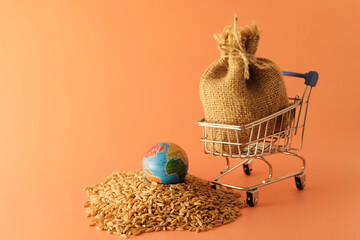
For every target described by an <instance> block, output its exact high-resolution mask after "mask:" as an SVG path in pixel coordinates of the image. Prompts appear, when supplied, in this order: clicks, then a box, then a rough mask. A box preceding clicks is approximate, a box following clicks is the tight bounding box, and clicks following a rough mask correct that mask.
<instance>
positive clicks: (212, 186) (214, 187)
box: [210, 183, 221, 190]
mask: <svg viewBox="0 0 360 240" xmlns="http://www.w3.org/2000/svg"><path fill="white" fill-rule="evenodd" d="M210 185H211V186H210V187H211V188H212V189H215V190H218V189H220V188H221V185H219V184H214V183H210Z"/></svg>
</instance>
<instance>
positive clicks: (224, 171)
mask: <svg viewBox="0 0 360 240" xmlns="http://www.w3.org/2000/svg"><path fill="white" fill-rule="evenodd" d="M225 159H226V168H225V170H222V171H221V172H220V174H223V173H226V172H227V171H229V169H230V161H229V157H225Z"/></svg>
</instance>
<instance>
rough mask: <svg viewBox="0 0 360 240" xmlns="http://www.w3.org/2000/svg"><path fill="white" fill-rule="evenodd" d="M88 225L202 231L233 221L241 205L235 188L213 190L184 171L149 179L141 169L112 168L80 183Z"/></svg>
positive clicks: (118, 230) (126, 231)
mask: <svg viewBox="0 0 360 240" xmlns="http://www.w3.org/2000/svg"><path fill="white" fill-rule="evenodd" d="M85 191H86V193H87V194H88V196H89V198H90V200H89V201H86V202H85V203H84V207H85V208H86V212H87V214H88V215H87V216H88V217H92V218H91V220H90V221H91V222H90V226H96V227H97V228H98V229H99V230H106V231H107V232H108V233H112V234H118V235H120V236H121V237H125V238H127V237H128V236H129V235H139V234H141V233H144V232H153V231H160V230H190V231H196V232H199V231H207V230H210V229H212V228H214V227H218V226H220V225H223V224H226V223H229V222H232V221H234V220H235V219H236V218H237V217H238V216H239V215H240V212H239V211H240V208H243V207H245V206H246V204H245V203H244V201H242V200H240V198H239V197H240V196H239V194H238V193H235V192H232V191H226V190H223V189H218V190H214V189H212V188H211V187H210V184H209V182H208V181H205V180H202V179H200V178H197V177H194V176H192V175H188V176H187V177H186V180H185V182H184V183H179V184H169V185H165V184H157V183H149V182H148V181H147V180H146V179H145V176H144V173H143V172H142V171H140V170H139V171H132V172H120V173H113V174H112V175H111V176H109V177H107V178H106V179H105V181H104V182H103V183H100V184H96V185H94V186H92V187H87V188H85Z"/></svg>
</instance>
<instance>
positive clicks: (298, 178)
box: [198, 71, 319, 206]
mask: <svg viewBox="0 0 360 240" xmlns="http://www.w3.org/2000/svg"><path fill="white" fill-rule="evenodd" d="M283 75H284V76H290V77H297V78H304V79H305V85H306V86H305V90H304V92H303V94H302V97H301V98H300V97H299V95H296V96H295V97H294V98H289V102H290V105H289V106H288V107H287V108H284V109H282V110H280V111H278V112H276V113H274V114H271V115H269V116H267V117H265V118H262V119H259V120H257V121H254V122H251V123H249V124H246V125H243V126H237V125H226V124H214V123H207V122H205V119H202V120H201V121H200V122H198V125H199V126H200V127H201V128H202V132H203V137H202V138H201V139H200V141H202V142H203V143H204V152H205V153H206V154H213V155H214V156H223V157H225V160H226V168H225V169H224V170H223V171H221V172H220V175H218V176H216V177H215V178H214V179H213V180H212V181H211V184H212V187H213V188H215V189H216V188H218V187H221V186H224V187H228V188H233V189H237V190H243V191H246V193H247V194H246V195H247V197H246V202H247V204H248V205H249V206H255V205H256V204H257V202H258V197H259V190H258V188H260V187H263V186H266V185H269V184H272V183H275V182H278V181H281V180H284V179H287V178H291V177H295V183H296V187H297V188H298V189H299V190H302V189H303V188H304V187H305V184H306V175H305V158H303V157H302V156H301V155H300V154H297V153H295V152H293V151H300V150H301V148H302V146H303V139H304V133H305V126H306V118H307V112H308V106H309V102H310V96H311V92H312V88H313V87H315V86H316V84H317V81H318V78H319V74H318V73H317V72H315V71H310V72H308V73H305V74H301V73H294V72H283ZM279 121H281V122H280V126H281V128H280V129H277V128H276V127H275V126H276V124H277V123H279ZM282 126H285V127H282ZM243 131H246V132H247V133H248V134H249V140H248V141H247V142H241V141H240V140H239V137H238V136H239V134H241V133H242V132H243ZM214 132H217V133H219V134H220V137H219V134H218V135H217V136H216V137H214ZM230 136H232V137H230ZM234 136H236V141H234V140H235V139H234ZM295 139H297V140H300V141H299V142H298V143H297V144H295V142H294V140H295ZM219 147H220V150H218V149H219ZM224 148H226V149H227V150H226V151H225V150H224ZM278 153H281V154H285V155H288V156H292V157H295V158H296V159H298V160H300V161H301V164H302V166H301V169H300V170H298V171H296V172H294V173H291V174H288V175H285V176H282V177H279V178H276V179H273V178H272V175H273V167H272V165H271V163H270V162H269V161H268V160H267V159H266V158H265V156H269V155H274V154H278ZM229 158H240V159H241V160H242V161H241V162H240V163H238V164H236V165H235V166H233V167H230V159H229ZM254 159H257V160H261V161H263V162H265V164H266V165H267V166H268V168H269V175H268V178H266V179H264V180H263V181H262V182H261V183H258V184H255V185H253V186H248V187H240V186H233V185H230V184H226V183H221V182H220V180H219V179H220V178H222V177H223V176H225V175H226V174H229V173H230V172H232V171H234V170H235V169H237V168H239V167H241V166H243V170H244V172H245V174H246V175H250V174H251V171H252V161H253V160H254Z"/></svg>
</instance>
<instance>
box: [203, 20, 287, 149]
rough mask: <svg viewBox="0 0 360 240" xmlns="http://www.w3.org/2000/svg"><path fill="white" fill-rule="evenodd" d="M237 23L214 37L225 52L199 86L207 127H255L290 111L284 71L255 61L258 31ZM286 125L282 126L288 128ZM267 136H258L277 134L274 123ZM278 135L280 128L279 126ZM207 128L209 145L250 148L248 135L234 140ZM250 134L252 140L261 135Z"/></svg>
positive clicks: (265, 61) (240, 134)
mask: <svg viewBox="0 0 360 240" xmlns="http://www.w3.org/2000/svg"><path fill="white" fill-rule="evenodd" d="M236 21H237V19H236V17H235V22H234V25H233V26H227V27H225V29H224V31H223V32H222V33H221V34H219V35H215V39H216V40H217V42H218V44H219V48H220V50H221V57H220V58H219V59H218V60H217V61H215V62H214V63H212V64H211V65H210V66H209V67H208V69H207V70H206V71H205V73H204V74H203V76H202V78H201V81H200V97H201V102H202V104H203V107H204V111H205V121H206V122H209V123H220V124H230V125H240V126H243V125H245V124H248V123H251V122H254V121H256V120H259V119H261V118H264V117H266V116H268V115H270V114H272V113H275V112H277V111H279V110H281V109H283V108H285V107H287V106H288V105H289V101H288V97H287V93H286V88H285V84H284V80H283V77H282V71H281V70H280V68H279V67H278V66H277V65H276V64H275V63H274V62H272V61H271V60H269V59H265V58H257V57H255V53H256V50H257V47H258V42H259V30H258V27H257V25H255V24H253V25H250V26H245V27H242V28H237V27H236ZM287 122H288V121H284V124H286V123H287ZM269 124H270V126H268V129H267V133H265V128H264V127H263V128H262V130H260V132H261V133H260V137H262V136H264V135H265V134H268V133H270V132H272V131H274V126H271V124H272V125H274V121H272V122H270V123H269ZM284 124H283V125H284ZM276 125H277V126H275V128H276V129H275V131H279V130H280V129H282V128H284V127H285V126H280V121H277V124H276ZM214 131H215V130H214V129H211V128H208V129H207V133H208V140H216V141H220V138H222V140H223V141H227V142H241V143H246V142H249V140H251V139H250V136H249V135H250V131H241V132H238V133H235V131H230V134H229V133H228V132H226V131H225V130H222V131H220V130H217V131H216V132H214ZM254 131H255V132H253V133H252V139H255V138H257V136H258V132H257V130H256V129H254ZM214 146H215V149H210V150H212V151H216V152H223V153H229V152H230V151H231V153H232V154H235V153H238V150H237V149H238V148H237V147H234V148H231V149H229V146H228V145H227V146H223V147H221V145H220V144H215V145H213V144H210V145H209V147H210V148H213V147H214Z"/></svg>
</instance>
